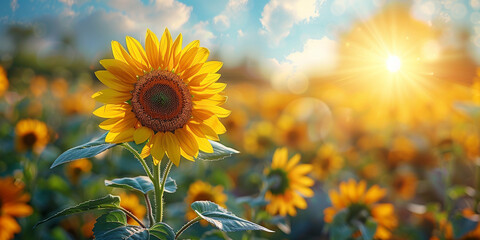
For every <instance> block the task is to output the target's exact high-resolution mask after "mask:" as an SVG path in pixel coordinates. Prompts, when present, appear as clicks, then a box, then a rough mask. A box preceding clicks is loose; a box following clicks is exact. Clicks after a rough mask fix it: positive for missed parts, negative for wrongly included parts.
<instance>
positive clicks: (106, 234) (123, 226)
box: [93, 210, 149, 240]
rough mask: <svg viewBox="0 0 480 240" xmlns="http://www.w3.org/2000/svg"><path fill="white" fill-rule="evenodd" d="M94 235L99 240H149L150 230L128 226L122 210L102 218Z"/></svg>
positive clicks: (94, 229) (104, 215) (95, 228)
mask: <svg viewBox="0 0 480 240" xmlns="http://www.w3.org/2000/svg"><path fill="white" fill-rule="evenodd" d="M93 234H94V235H95V239H97V240H108V239H130V240H144V239H145V240H147V239H149V234H148V230H147V229H146V228H142V227H139V226H132V225H127V217H126V216H125V213H124V212H122V211H120V210H115V211H111V212H109V213H106V214H103V215H102V216H100V217H99V218H98V219H97V222H96V223H95V225H94V227H93Z"/></svg>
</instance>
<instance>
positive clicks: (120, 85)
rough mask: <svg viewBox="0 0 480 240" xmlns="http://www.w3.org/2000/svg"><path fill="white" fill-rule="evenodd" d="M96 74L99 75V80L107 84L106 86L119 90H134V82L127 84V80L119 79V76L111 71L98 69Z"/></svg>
mask: <svg viewBox="0 0 480 240" xmlns="http://www.w3.org/2000/svg"><path fill="white" fill-rule="evenodd" d="M95 76H97V78H98V80H100V82H102V83H103V84H105V86H107V87H109V88H111V89H114V90H117V91H119V92H130V91H132V90H133V86H134V85H133V84H126V83H125V82H123V81H121V80H118V79H117V77H115V75H113V74H112V73H110V72H109V71H106V70H101V71H96V72H95Z"/></svg>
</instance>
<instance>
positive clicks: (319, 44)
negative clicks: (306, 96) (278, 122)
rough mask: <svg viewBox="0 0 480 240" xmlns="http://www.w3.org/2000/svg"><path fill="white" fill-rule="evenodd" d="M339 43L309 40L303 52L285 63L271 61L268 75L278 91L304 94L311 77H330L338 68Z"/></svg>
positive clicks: (329, 40) (287, 59)
mask: <svg viewBox="0 0 480 240" xmlns="http://www.w3.org/2000/svg"><path fill="white" fill-rule="evenodd" d="M337 51H338V43H337V42H335V41H333V40H331V39H329V38H327V37H323V38H321V39H308V40H307V41H306V42H305V44H304V46H303V50H302V51H298V52H293V53H291V54H289V55H288V56H286V57H285V60H284V61H278V60H277V59H269V63H268V64H269V71H268V72H267V73H266V74H268V75H269V76H270V80H271V82H272V84H273V86H274V87H276V88H277V89H288V90H290V91H292V92H294V93H302V92H303V91H305V90H306V89H307V87H308V78H309V77H311V76H319V75H328V74H330V73H332V72H333V71H334V70H335V68H336V67H337V60H338V52H337Z"/></svg>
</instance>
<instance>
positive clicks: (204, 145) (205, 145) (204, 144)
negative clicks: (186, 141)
mask: <svg viewBox="0 0 480 240" xmlns="http://www.w3.org/2000/svg"><path fill="white" fill-rule="evenodd" d="M191 125H192V124H187V130H188V131H190V132H192V133H193V134H192V135H193V137H195V140H196V141H197V144H198V148H199V149H200V150H201V151H203V152H206V153H213V147H212V144H210V142H209V141H208V140H207V139H206V138H205V135H204V134H203V133H201V132H198V130H195V131H194V130H193V129H192V127H191Z"/></svg>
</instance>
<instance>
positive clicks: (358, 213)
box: [347, 203, 371, 224]
mask: <svg viewBox="0 0 480 240" xmlns="http://www.w3.org/2000/svg"><path fill="white" fill-rule="evenodd" d="M370 215H371V214H370V209H368V207H367V206H366V205H365V204H359V203H353V204H351V205H350V206H349V207H348V215H347V222H349V223H354V224H355V223H357V222H360V223H362V224H363V223H366V222H367V220H368V218H369V217H370Z"/></svg>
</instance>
